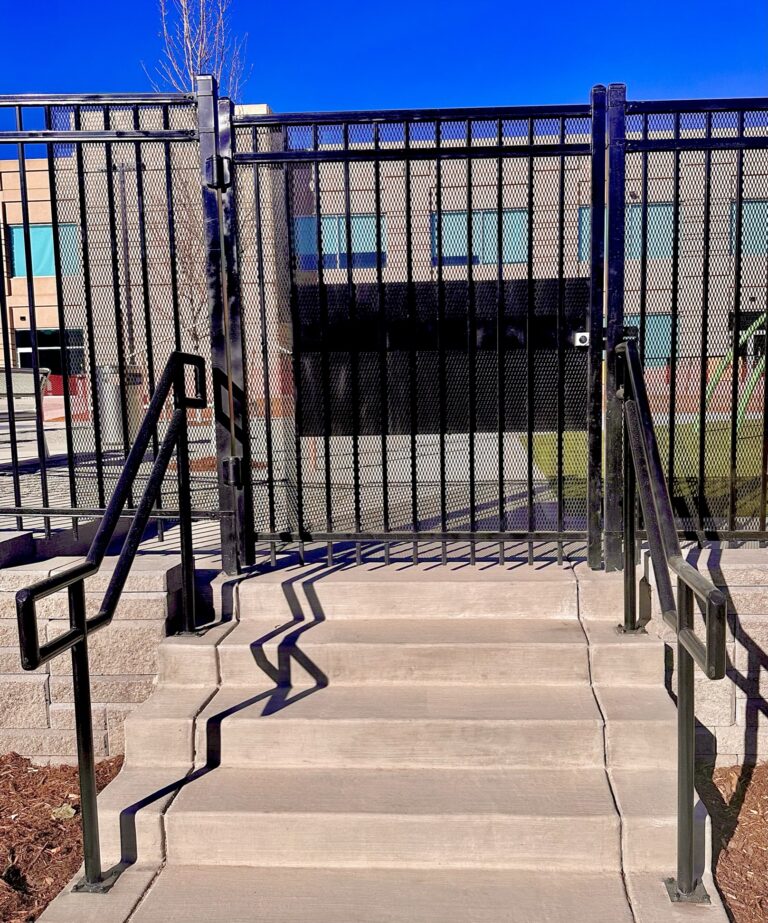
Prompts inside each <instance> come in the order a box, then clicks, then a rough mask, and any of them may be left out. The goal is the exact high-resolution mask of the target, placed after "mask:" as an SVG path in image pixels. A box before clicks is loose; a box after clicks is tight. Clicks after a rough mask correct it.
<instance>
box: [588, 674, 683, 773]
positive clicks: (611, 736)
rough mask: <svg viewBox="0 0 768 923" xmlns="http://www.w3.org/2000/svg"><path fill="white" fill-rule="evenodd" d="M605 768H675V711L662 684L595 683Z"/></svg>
mask: <svg viewBox="0 0 768 923" xmlns="http://www.w3.org/2000/svg"><path fill="white" fill-rule="evenodd" d="M595 694H596V695H597V699H598V701H599V703H600V708H601V710H602V712H603V714H604V716H605V721H606V728H605V737H606V759H607V765H608V768H609V769H646V770H662V769H675V768H676V766H677V711H676V709H675V705H674V702H673V701H672V700H671V699H670V697H669V694H668V693H667V690H666V689H665V688H664V687H663V686H658V687H655V686H597V687H595Z"/></svg>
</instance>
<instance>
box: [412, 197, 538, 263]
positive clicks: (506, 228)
mask: <svg viewBox="0 0 768 923" xmlns="http://www.w3.org/2000/svg"><path fill="white" fill-rule="evenodd" d="M441 218H442V221H441V225H442V227H441V230H442V241H441V243H442V247H441V250H442V254H441V256H442V264H443V266H466V264H467V242H468V241H467V233H468V227H467V224H468V222H467V212H466V211H447V212H442V215H441ZM430 230H431V237H432V265H433V266H436V265H437V262H438V261H437V236H438V235H437V213H436V212H432V220H431V228H430ZM498 230H499V213H498V211H497V210H496V209H493V208H490V209H478V210H477V211H473V212H472V262H473V264H483V265H490V264H495V263H497V262H498V259H499V237H498ZM527 259H528V212H527V211H526V210H525V209H524V208H505V209H504V210H503V211H502V213H501V261H502V262H503V263H525V262H526V261H527Z"/></svg>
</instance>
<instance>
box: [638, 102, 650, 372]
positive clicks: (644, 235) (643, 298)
mask: <svg viewBox="0 0 768 923" xmlns="http://www.w3.org/2000/svg"><path fill="white" fill-rule="evenodd" d="M641 118H642V120H643V121H642V125H643V129H642V134H643V141H647V140H648V115H647V113H643V115H642V116H641ZM640 158H641V161H640V163H641V167H640V335H639V337H638V347H639V350H638V351H639V353H640V361H641V362H642V363H643V365H645V336H646V312H647V307H648V304H647V302H648V151H643V152H642V154H641V155H640Z"/></svg>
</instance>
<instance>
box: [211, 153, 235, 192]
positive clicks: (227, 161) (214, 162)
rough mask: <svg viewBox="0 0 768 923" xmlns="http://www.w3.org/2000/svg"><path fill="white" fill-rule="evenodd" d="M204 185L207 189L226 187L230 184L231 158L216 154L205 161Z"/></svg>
mask: <svg viewBox="0 0 768 923" xmlns="http://www.w3.org/2000/svg"><path fill="white" fill-rule="evenodd" d="M205 185H206V186H207V187H208V188H209V189H228V188H229V186H231V185H232V158H231V157H221V156H220V155H216V156H214V157H208V158H206V161H205Z"/></svg>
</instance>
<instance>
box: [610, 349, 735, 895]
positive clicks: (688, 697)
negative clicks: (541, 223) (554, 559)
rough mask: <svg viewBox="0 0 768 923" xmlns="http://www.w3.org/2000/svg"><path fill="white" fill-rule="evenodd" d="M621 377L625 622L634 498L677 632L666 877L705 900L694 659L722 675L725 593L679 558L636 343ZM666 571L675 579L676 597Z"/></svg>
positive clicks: (626, 354) (632, 615) (631, 621)
mask: <svg viewBox="0 0 768 923" xmlns="http://www.w3.org/2000/svg"><path fill="white" fill-rule="evenodd" d="M616 353H617V355H618V357H619V359H620V368H619V372H620V375H621V377H622V378H623V381H621V379H620V381H621V386H620V387H619V389H618V397H619V399H620V400H621V401H622V404H623V412H624V452H623V455H624V625H623V626H622V627H623V630H624V631H625V632H628V633H632V632H637V631H641V630H642V623H641V622H640V621H639V620H638V612H637V595H636V585H635V567H636V563H637V560H636V550H637V529H636V525H637V521H636V502H637V498H639V501H640V506H641V508H642V514H643V521H644V525H645V531H646V537H647V541H648V548H649V551H650V555H651V561H652V563H653V571H654V574H655V577H656V588H657V592H658V594H659V601H660V603H661V612H662V618H663V619H664V621H665V622H666V623H667V624H668V625H669V626H670V627H671V628H672V629H673V630H674V631H675V634H676V637H677V660H676V665H677V747H678V751H677V759H678V769H677V772H678V776H677V824H678V826H677V878H676V879H669V880H668V881H667V888H668V891H669V895H670V898H671V899H672V900H673V901H688V902H705V901H708V900H709V898H708V897H707V893H706V890H705V888H704V885H703V883H702V882H701V881H700V880H697V877H696V870H695V866H694V830H693V811H694V769H695V755H696V753H695V732H696V726H695V718H694V685H693V676H694V664H695V665H697V666H698V667H699V668H700V669H701V670H702V671H703V672H704V673H705V675H706V676H707V677H708V678H709V679H722V678H723V677H724V676H725V629H726V600H725V596H724V595H723V593H722V592H721V591H720V590H718V589H717V588H716V587H715V585H714V584H713V583H712V582H711V581H710V580H708V579H707V578H706V577H705V576H704V575H703V574H700V573H699V572H698V571H697V570H696V569H695V568H694V567H692V566H691V565H690V564H689V563H688V562H687V561H686V560H685V558H684V557H683V553H682V550H681V548H680V542H679V540H678V534H677V529H676V525H675V517H674V512H673V510H672V503H671V501H670V496H669V487H668V485H667V479H666V477H665V476H664V469H663V467H662V464H661V457H660V455H659V446H658V443H657V441H656V433H655V431H654V428H653V420H652V417H651V408H650V404H649V403H648V395H647V393H646V390H645V379H644V377H643V366H642V363H641V361H640V356H639V352H638V348H637V343H636V341H635V340H627V341H626V342H624V343H620V344H619V345H618V346H617V347H616ZM670 571H671V572H672V573H674V574H675V575H676V576H677V600H675V595H674V592H673V589H672V578H671V576H670ZM694 598H695V599H696V600H697V601H698V603H699V605H700V607H701V610H702V612H703V614H704V624H705V628H706V640H705V641H704V642H702V641H701V640H700V639H699V638H698V637H697V635H696V633H695V631H694V619H693V616H694Z"/></svg>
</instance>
